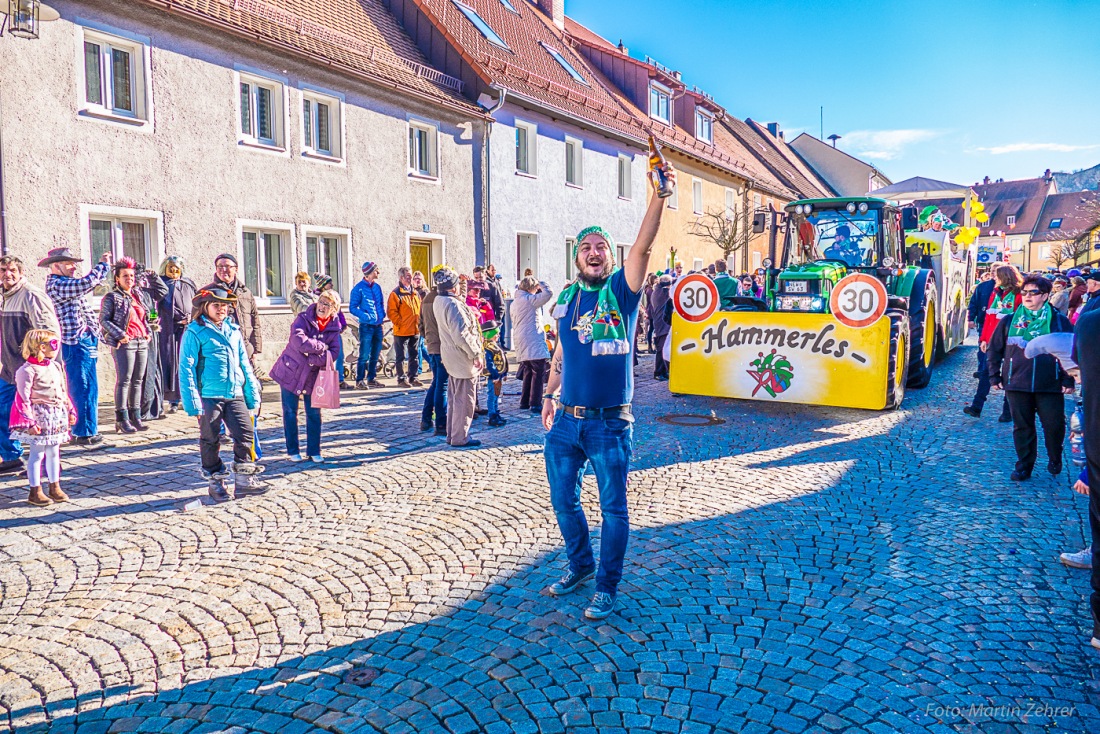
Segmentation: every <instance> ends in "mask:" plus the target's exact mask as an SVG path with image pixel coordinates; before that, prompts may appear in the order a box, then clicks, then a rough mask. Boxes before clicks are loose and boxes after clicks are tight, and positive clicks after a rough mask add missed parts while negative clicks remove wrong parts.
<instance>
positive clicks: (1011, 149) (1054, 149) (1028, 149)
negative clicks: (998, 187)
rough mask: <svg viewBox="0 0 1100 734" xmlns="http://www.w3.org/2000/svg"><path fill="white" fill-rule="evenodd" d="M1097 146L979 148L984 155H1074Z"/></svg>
mask: <svg viewBox="0 0 1100 734" xmlns="http://www.w3.org/2000/svg"><path fill="white" fill-rule="evenodd" d="M1097 148H1100V144H1097V145H1065V144H1064V143H1009V144H1008V145H995V146H993V147H992V148H977V150H980V151H981V152H983V153H989V154H991V155H1005V154H1006V153H1031V152H1035V151H1046V152H1050V153H1073V152H1074V151H1078V150H1095V149H1097Z"/></svg>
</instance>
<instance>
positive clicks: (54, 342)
mask: <svg viewBox="0 0 1100 734" xmlns="http://www.w3.org/2000/svg"><path fill="white" fill-rule="evenodd" d="M46 343H47V344H49V345H50V349H52V350H54V351H55V352H56V351H57V350H58V349H59V348H60V347H61V342H60V341H59V340H57V339H50V340H49V341H48V342H46Z"/></svg>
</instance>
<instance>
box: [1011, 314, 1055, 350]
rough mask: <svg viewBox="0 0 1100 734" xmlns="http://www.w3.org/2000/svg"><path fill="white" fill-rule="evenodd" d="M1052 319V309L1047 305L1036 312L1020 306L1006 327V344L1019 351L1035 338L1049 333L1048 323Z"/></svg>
mask: <svg viewBox="0 0 1100 734" xmlns="http://www.w3.org/2000/svg"><path fill="white" fill-rule="evenodd" d="M1053 319H1054V309H1053V308H1052V307H1051V305H1050V304H1049V303H1044V304H1043V307H1042V308H1040V309H1039V310H1038V311H1032V310H1031V309H1029V308H1028V307H1027V306H1020V307H1019V308H1018V309H1016V314H1015V315H1014V316H1013V317H1012V323H1011V324H1010V325H1009V327H1008V343H1009V344H1014V345H1016V346H1018V347H1020V348H1021V349H1022V348H1023V347H1026V346H1027V343H1028V342H1029V341H1031V340H1032V339H1034V338H1035V337H1037V336H1042V335H1043V334H1049V333H1050V322H1051V321H1052V320H1053Z"/></svg>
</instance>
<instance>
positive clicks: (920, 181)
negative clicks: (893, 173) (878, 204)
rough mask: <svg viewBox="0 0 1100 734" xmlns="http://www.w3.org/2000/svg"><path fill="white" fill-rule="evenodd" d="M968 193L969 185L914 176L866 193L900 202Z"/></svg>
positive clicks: (961, 196) (952, 197)
mask: <svg viewBox="0 0 1100 734" xmlns="http://www.w3.org/2000/svg"><path fill="white" fill-rule="evenodd" d="M969 194H970V187H969V186H960V185H959V184H953V183H948V182H946V181H937V180H935V179H933V178H924V177H923V176H915V177H913V178H907V179H905V180H904V181H899V182H898V183H896V184H893V185H891V186H887V187H885V188H881V189H875V190H874V191H871V192H870V193H868V194H867V195H868V196H874V197H876V198H879V199H891V200H893V201H899V202H902V201H919V200H921V199H955V198H966V197H967V195H969Z"/></svg>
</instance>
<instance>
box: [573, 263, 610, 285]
mask: <svg viewBox="0 0 1100 734" xmlns="http://www.w3.org/2000/svg"><path fill="white" fill-rule="evenodd" d="M613 269H614V266H613V265H612V264H611V263H610V262H608V263H606V264H605V265H604V268H603V272H602V273H601V274H600V275H599V276H598V277H595V278H593V277H592V276H590V275H588V274H587V273H585V272H584V268H583V267H579V268H577V278H578V279H579V280H580V281H581V282H582V283H584V284H585V285H587V286H588V287H589V288H602V287H603V285H604V283H606V282H607V279H608V278H610V277H611V271H612V270H613Z"/></svg>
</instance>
